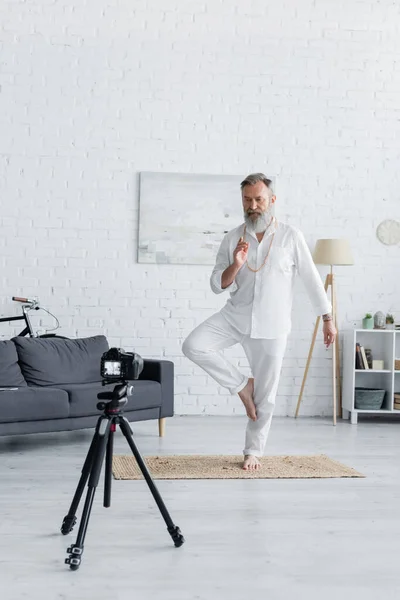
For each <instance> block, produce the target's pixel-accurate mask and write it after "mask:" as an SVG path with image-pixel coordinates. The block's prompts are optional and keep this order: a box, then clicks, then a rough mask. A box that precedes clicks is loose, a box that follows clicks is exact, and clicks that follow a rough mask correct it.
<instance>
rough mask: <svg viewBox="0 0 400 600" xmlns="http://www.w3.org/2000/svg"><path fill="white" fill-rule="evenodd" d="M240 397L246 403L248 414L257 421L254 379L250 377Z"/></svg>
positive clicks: (239, 394)
mask: <svg viewBox="0 0 400 600" xmlns="http://www.w3.org/2000/svg"><path fill="white" fill-rule="evenodd" d="M238 396H239V398H240V399H241V401H242V402H243V404H244V407H245V409H246V413H247V416H248V417H249V419H251V420H252V421H257V413H256V405H255V404H254V400H253V396H254V379H253V377H250V379H249V381H248V382H247V385H246V387H245V388H243V389H242V391H241V392H239V393H238Z"/></svg>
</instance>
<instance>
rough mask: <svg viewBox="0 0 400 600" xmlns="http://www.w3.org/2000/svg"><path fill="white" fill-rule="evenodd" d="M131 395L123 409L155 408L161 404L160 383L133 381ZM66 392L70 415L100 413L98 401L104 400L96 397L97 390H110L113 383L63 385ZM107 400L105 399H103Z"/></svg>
mask: <svg viewBox="0 0 400 600" xmlns="http://www.w3.org/2000/svg"><path fill="white" fill-rule="evenodd" d="M132 385H133V386H134V391H133V395H132V396H129V397H128V404H126V405H125V408H124V410H125V411H128V410H139V409H143V408H157V407H160V406H161V384H159V383H158V382H157V381H146V380H145V381H139V380H138V381H133V382H132ZM63 389H64V390H65V391H66V392H68V395H69V402H70V409H69V415H70V417H84V416H89V415H99V416H100V415H101V411H100V410H99V409H98V408H97V403H98V402H104V401H103V400H99V399H98V398H97V394H98V393H99V392H106V391H112V390H113V389H114V385H105V386H102V385H101V384H99V383H85V384H83V385H77V384H69V385H63ZM105 402H107V400H106V401H105Z"/></svg>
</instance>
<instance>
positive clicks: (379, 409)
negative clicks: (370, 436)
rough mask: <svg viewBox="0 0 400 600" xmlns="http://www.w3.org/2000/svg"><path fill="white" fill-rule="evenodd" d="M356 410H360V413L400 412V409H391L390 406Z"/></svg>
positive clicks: (358, 409) (356, 410)
mask: <svg viewBox="0 0 400 600" xmlns="http://www.w3.org/2000/svg"><path fill="white" fill-rule="evenodd" d="M354 412H358V413H365V414H368V413H390V414H391V413H395V412H398V413H399V414H400V410H391V409H390V408H378V409H377V410H373V409H369V408H367V409H365V408H355V409H354Z"/></svg>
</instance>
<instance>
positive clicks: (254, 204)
mask: <svg viewBox="0 0 400 600" xmlns="http://www.w3.org/2000/svg"><path fill="white" fill-rule="evenodd" d="M250 208H251V210H256V208H257V202H256V201H255V200H252V201H251V203H250Z"/></svg>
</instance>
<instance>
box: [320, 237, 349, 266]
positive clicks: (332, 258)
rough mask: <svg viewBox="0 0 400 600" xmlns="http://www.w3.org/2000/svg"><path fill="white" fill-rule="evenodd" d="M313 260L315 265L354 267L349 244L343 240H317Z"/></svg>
mask: <svg viewBox="0 0 400 600" xmlns="http://www.w3.org/2000/svg"><path fill="white" fill-rule="evenodd" d="M313 259H314V262H315V263H316V264H317V265H354V260H353V255H352V252H351V249H350V244H349V242H348V240H345V239H327V240H317V243H316V244H315V249H314V254H313Z"/></svg>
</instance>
